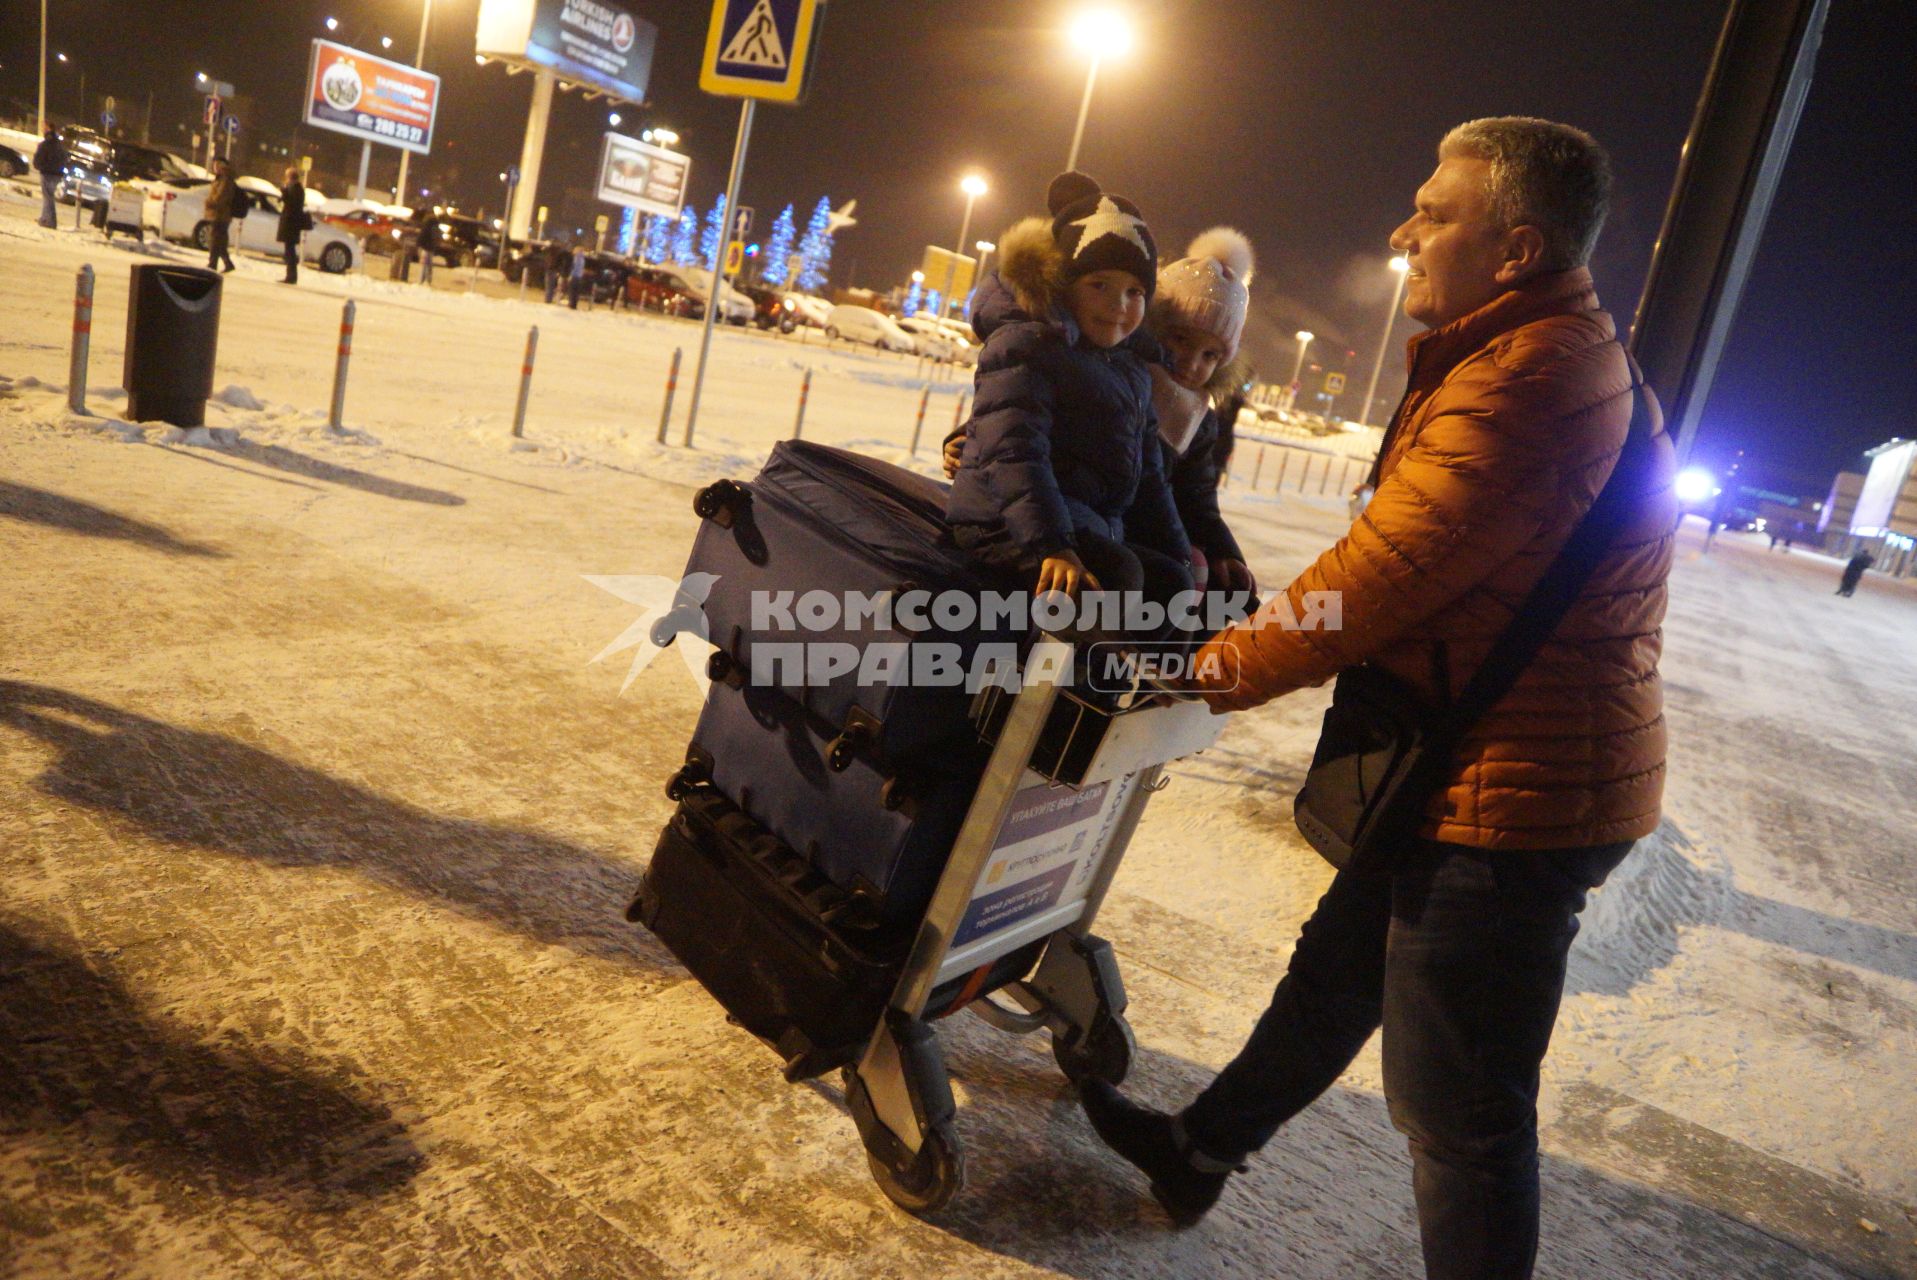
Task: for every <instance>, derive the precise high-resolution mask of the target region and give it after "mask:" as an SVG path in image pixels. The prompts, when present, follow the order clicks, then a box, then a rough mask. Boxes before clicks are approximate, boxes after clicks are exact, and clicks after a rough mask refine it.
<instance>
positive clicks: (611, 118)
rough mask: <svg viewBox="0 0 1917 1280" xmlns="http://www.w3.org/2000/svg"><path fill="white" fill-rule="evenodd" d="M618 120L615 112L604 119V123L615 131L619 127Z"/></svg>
mask: <svg viewBox="0 0 1917 1280" xmlns="http://www.w3.org/2000/svg"><path fill="white" fill-rule="evenodd" d="M619 119H620V116H619V113H618V112H617V111H615V112H613V113H612V114H611V115H609V116H607V117H606V123H607V124H609V125H611V126H612V127H613V128H615V129H617V128H618V127H619Z"/></svg>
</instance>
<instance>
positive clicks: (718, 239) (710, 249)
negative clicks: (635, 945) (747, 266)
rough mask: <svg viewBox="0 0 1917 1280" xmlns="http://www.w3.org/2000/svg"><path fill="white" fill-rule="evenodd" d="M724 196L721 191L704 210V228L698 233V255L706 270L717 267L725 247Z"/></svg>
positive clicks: (715, 269)
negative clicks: (710, 205)
mask: <svg viewBox="0 0 1917 1280" xmlns="http://www.w3.org/2000/svg"><path fill="white" fill-rule="evenodd" d="M725 232H726V198H725V193H724V192H721V193H720V194H719V198H718V199H716V200H714V201H713V202H712V208H711V209H709V210H707V211H706V229H705V230H704V231H702V232H700V233H699V257H700V258H701V259H702V260H704V262H705V264H706V270H707V271H717V270H718V269H719V257H720V255H721V254H723V253H724V252H725V248H726V235H725Z"/></svg>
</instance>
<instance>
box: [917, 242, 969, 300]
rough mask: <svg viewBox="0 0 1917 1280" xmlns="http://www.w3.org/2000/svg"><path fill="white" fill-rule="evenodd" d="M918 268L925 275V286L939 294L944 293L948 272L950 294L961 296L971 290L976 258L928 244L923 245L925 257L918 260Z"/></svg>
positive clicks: (942, 294) (955, 296) (956, 296)
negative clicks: (950, 286)
mask: <svg viewBox="0 0 1917 1280" xmlns="http://www.w3.org/2000/svg"><path fill="white" fill-rule="evenodd" d="M919 270H920V271H921V272H923V273H924V275H925V287H926V288H927V289H929V290H935V291H937V292H938V293H939V294H940V295H941V296H944V294H945V293H946V288H945V277H946V273H947V272H950V273H951V277H952V288H951V296H952V297H954V298H963V297H964V296H965V295H966V294H968V293H970V292H971V291H972V277H973V273H974V272H976V271H977V270H978V259H977V258H971V257H967V256H965V255H964V254H959V253H953V252H952V251H951V250H950V249H941V248H939V247H938V246H937V245H935V244H928V245H926V246H925V257H924V258H922V259H920V261H919Z"/></svg>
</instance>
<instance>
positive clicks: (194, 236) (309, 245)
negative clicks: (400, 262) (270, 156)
mask: <svg viewBox="0 0 1917 1280" xmlns="http://www.w3.org/2000/svg"><path fill="white" fill-rule="evenodd" d="M239 184H240V186H241V188H242V189H243V190H245V192H246V196H247V199H248V200H249V201H251V203H252V206H253V207H252V210H251V211H250V212H249V213H248V214H247V215H246V216H245V217H243V218H235V219H233V224H232V230H231V231H230V232H228V236H229V243H231V245H232V246H233V248H234V249H236V250H244V251H245V252H247V253H264V254H267V255H269V256H271V257H275V258H277V257H279V256H280V252H281V250H280V243H279V239H278V236H279V225H280V193H279V189H278V188H277V187H274V186H273V185H272V184H271V183H268V182H265V181H262V180H261V179H258V178H241V179H239ZM211 185H212V184H210V183H201V184H198V185H196V186H193V187H190V188H187V189H185V190H182V191H178V192H174V193H173V199H172V202H171V205H170V207H169V208H168V210H167V212H166V214H165V217H166V231H165V235H166V238H167V239H169V240H186V241H190V242H191V243H192V244H193V245H194V247H195V248H198V249H202V250H211V249H212V247H213V224H212V223H211V222H208V221H207V219H206V194H207V192H208V191H209V190H211ZM148 207H149V208H151V207H152V206H151V201H150V200H149V204H148ZM149 225H157V224H155V223H150V224H149ZM300 257H301V258H303V259H304V260H306V261H307V262H311V263H315V264H317V265H318V267H319V269H320V270H321V271H326V272H330V273H332V274H334V275H338V274H340V273H341V272H345V271H351V270H353V269H354V268H356V267H358V266H359V265H360V264H361V263H363V262H364V261H365V260H366V250H365V249H364V248H363V247H362V246H361V244H360V242H359V239H358V237H356V236H354V235H353V233H352V232H350V231H346V230H344V229H342V228H340V227H336V226H334V225H333V224H332V223H330V222H323V221H321V220H319V219H317V218H315V219H314V220H313V229H312V230H311V231H308V232H307V233H306V234H305V235H304V236H303V237H301V239H300Z"/></svg>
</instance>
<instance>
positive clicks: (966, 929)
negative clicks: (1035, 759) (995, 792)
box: [952, 775, 1114, 948]
mask: <svg viewBox="0 0 1917 1280" xmlns="http://www.w3.org/2000/svg"><path fill="white" fill-rule="evenodd" d="M1029 776H1036V775H1029ZM1113 790H1114V784H1112V783H1108V782H1101V783H1099V784H1098V785H1097V786H1093V787H1087V788H1085V789H1084V790H1083V791H1073V790H1071V789H1069V788H1065V787H1056V786H1053V785H1052V784H1051V783H1049V782H1041V783H1039V784H1038V785H1036V786H1030V787H1026V788H1025V789H1024V790H1022V791H1020V792H1019V793H1018V795H1017V796H1015V797H1014V798H1013V800H1012V810H1011V812H1010V813H1009V814H1007V815H1006V818H1005V824H1004V825H1003V826H1002V827H1000V828H999V835H998V842H997V843H996V844H995V845H994V846H993V847H992V856H991V857H990V858H989V859H987V860H986V864H985V871H984V874H983V875H982V876H981V877H980V879H979V884H978V887H977V888H975V889H974V890H973V891H972V901H971V904H970V905H969V906H968V907H966V909H965V917H964V919H962V920H961V921H960V922H959V927H958V931H957V933H955V934H954V935H953V937H952V946H953V947H955V948H956V947H962V946H964V945H965V944H967V943H969V942H974V941H976V940H977V939H979V938H982V937H984V936H985V935H987V934H989V933H996V932H998V931H999V930H1000V929H1004V928H1006V927H1008V926H1010V925H1014V924H1017V923H1018V922H1019V921H1021V920H1025V919H1027V918H1029V917H1031V916H1035V915H1037V914H1039V913H1040V912H1042V911H1049V910H1051V909H1052V908H1053V907H1055V906H1057V905H1059V903H1060V902H1062V901H1063V900H1064V899H1065V896H1066V894H1067V892H1068V891H1069V890H1072V889H1074V888H1078V889H1082V888H1083V887H1084V886H1085V885H1086V884H1087V883H1088V882H1089V881H1090V879H1091V872H1092V871H1093V869H1094V868H1095V867H1096V865H1097V862H1098V855H1099V854H1100V853H1101V852H1102V851H1103V849H1104V843H1103V842H1102V841H1101V840H1100V839H1098V837H1099V836H1100V835H1102V834H1103V832H1104V829H1105V826H1106V824H1107V821H1108V816H1109V815H1108V811H1109V809H1110V807H1111V806H1109V805H1108V804H1107V801H1109V800H1110V799H1111V798H1112V792H1113Z"/></svg>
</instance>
